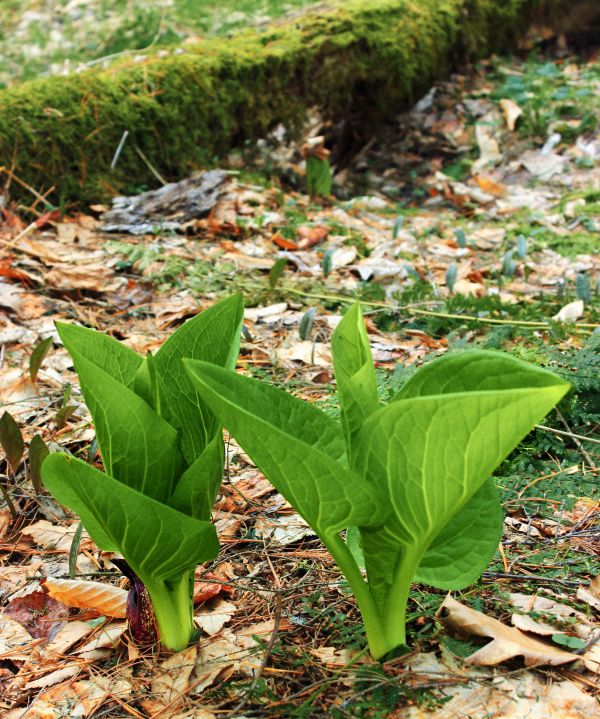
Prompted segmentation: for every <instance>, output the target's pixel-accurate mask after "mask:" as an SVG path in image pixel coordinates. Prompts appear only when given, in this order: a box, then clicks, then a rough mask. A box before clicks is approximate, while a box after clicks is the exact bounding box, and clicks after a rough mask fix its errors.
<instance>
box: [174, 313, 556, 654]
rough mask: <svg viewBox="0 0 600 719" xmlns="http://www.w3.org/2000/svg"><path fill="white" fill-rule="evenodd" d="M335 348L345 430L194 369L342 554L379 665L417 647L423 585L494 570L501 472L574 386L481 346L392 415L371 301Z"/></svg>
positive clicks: (454, 360)
mask: <svg viewBox="0 0 600 719" xmlns="http://www.w3.org/2000/svg"><path fill="white" fill-rule="evenodd" d="M332 350H333V358H334V369H335V375H336V381H337V387H338V392H339V399H340V406H341V422H337V421H335V420H333V419H331V418H330V417H328V416H327V415H326V414H324V413H323V412H321V411H320V410H318V409H316V408H315V407H313V406H311V405H309V404H307V403H305V402H302V401H300V400H298V399H296V398H294V397H292V396H291V395H289V394H287V393H285V392H283V391H281V390H278V389H276V388H273V387H271V386H268V385H265V384H263V383H260V382H257V381H256V380H252V379H249V378H247V377H243V376H240V375H235V374H232V373H231V372H228V371H226V370H224V369H222V368H219V367H216V366H214V365H209V364H207V363H203V362H195V361H193V360H184V364H185V366H186V367H187V369H188V371H189V373H190V376H191V377H192V378H193V380H194V383H195V385H196V386H197V388H198V391H199V392H200V395H201V396H202V397H204V399H205V401H206V402H208V403H209V404H210V406H211V407H213V409H214V411H215V413H216V414H217V416H218V417H219V418H220V419H221V421H222V422H223V424H224V425H225V426H226V427H227V429H228V430H229V432H230V433H231V434H232V435H233V436H234V437H235V438H236V440H237V441H238V442H239V443H240V445H241V446H242V447H243V448H244V450H245V451H246V452H247V453H248V454H249V455H250V457H252V459H253V460H254V462H255V463H256V464H257V466H258V467H259V468H260V469H261V470H262V471H263V472H264V473H265V475H266V476H267V477H268V478H269V480H270V481H271V482H272V483H273V484H274V486H275V487H276V488H277V489H278V491H279V492H281V494H282V495H283V496H284V497H285V498H286V499H287V501H288V502H290V504H292V506H294V507H295V508H296V510H297V511H298V512H299V513H300V514H301V515H302V516H303V517H304V519H305V520H306V521H307V522H308V523H309V524H310V525H311V526H312V528H313V529H314V530H315V532H316V533H317V534H318V536H319V537H320V538H321V540H322V541H323V543H324V544H325V545H326V547H327V548H328V549H329V551H330V552H331V554H332V555H333V557H334V559H335V560H336V562H337V563H338V565H339V567H340V569H341V570H342V572H343V573H344V574H345V576H346V579H347V580H348V582H349V584H350V586H351V588H352V590H353V592H354V594H355V596H356V599H357V603H358V606H359V608H360V611H361V614H362V617H363V621H364V623H365V629H366V633H367V639H368V642H369V646H370V649H371V653H372V654H373V656H374V657H375V658H379V657H383V656H385V655H386V654H388V653H390V652H393V651H394V650H396V649H397V648H398V647H400V646H401V645H403V644H405V641H406V631H405V623H406V603H407V600H408V595H409V591H410V586H411V583H412V582H413V581H415V580H419V581H422V582H426V583H428V584H430V585H432V586H434V587H439V588H442V589H461V588H464V587H466V586H468V585H469V584H470V583H472V582H473V581H475V580H476V579H477V577H478V576H479V575H480V574H481V572H482V571H483V570H484V569H485V567H486V566H487V564H488V562H489V561H490V559H491V557H492V555H493V553H494V551H495V549H496V547H497V545H498V541H499V539H500V536H501V531H502V510H501V507H500V503H499V499H498V496H497V493H496V489H495V487H494V483H493V480H492V479H491V475H492V472H493V471H494V469H495V468H496V467H497V466H498V465H499V463H500V462H501V461H502V460H503V459H504V458H505V457H506V455H507V454H508V453H509V452H510V451H511V450H512V449H513V448H514V447H515V446H516V445H517V444H518V443H519V442H520V441H521V440H522V439H523V437H524V436H525V435H526V434H527V433H528V432H529V431H530V430H531V428H532V427H533V425H534V424H535V423H536V422H538V421H539V420H540V419H541V418H542V417H543V416H544V415H545V414H546V413H547V412H548V411H549V410H550V409H551V408H552V407H553V406H554V405H555V404H556V403H557V402H558V401H559V400H560V399H561V397H562V396H563V395H564V394H565V392H566V391H567V389H568V385H567V384H566V383H565V382H563V381H562V380H561V379H559V378H558V377H556V376H555V375H553V374H551V373H550V372H547V371H545V370H542V369H539V368H537V367H533V366H530V365H528V364H526V363H524V362H521V361H520V360H517V359H515V358H513V357H511V356H509V355H505V354H502V353H498V352H489V351H482V350H471V351H467V352H463V353H456V354H450V355H447V356H443V357H441V358H438V359H436V360H434V361H433V362H431V363H430V364H428V365H426V366H425V367H423V368H421V369H420V370H418V371H417V372H416V373H415V374H414V375H413V376H412V377H411V379H409V380H408V382H407V383H406V384H405V385H404V387H403V388H402V390H401V391H400V392H399V393H398V394H397V395H396V396H395V397H394V398H393V399H392V401H391V402H390V403H389V404H388V405H387V406H382V405H381V403H380V400H379V398H378V396H377V384H376V381H375V372H374V368H373V361H372V359H371V354H370V347H369V341H368V335H367V333H366V330H365V326H364V322H363V319H362V315H361V312H360V307H359V305H355V306H354V307H353V308H351V309H350V310H349V311H348V312H347V313H346V315H345V316H344V318H343V319H342V321H341V322H340V324H339V325H338V327H337V328H336V331H335V333H334V336H333V339H332ZM343 530H346V532H345V538H346V541H344V540H343V539H342V533H343ZM363 564H364V566H365V567H366V572H367V579H366V581H365V579H364V577H363V575H362V573H361V569H362V567H363Z"/></svg>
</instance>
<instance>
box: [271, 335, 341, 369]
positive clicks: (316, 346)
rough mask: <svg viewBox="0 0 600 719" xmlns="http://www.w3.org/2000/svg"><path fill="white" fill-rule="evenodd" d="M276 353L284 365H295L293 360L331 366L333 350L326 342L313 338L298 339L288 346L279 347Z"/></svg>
mask: <svg viewBox="0 0 600 719" xmlns="http://www.w3.org/2000/svg"><path fill="white" fill-rule="evenodd" d="M275 352H276V355H277V359H278V360H279V362H280V363H281V364H282V365H283V366H284V367H290V366H293V365H292V364H291V363H293V362H302V363H303V364H307V365H313V366H315V367H330V366H331V362H332V360H331V350H330V348H329V345H327V344H325V343H324V342H312V341H311V340H298V341H297V342H292V343H291V344H290V345H289V346H287V347H278V348H277V349H276V351H275Z"/></svg>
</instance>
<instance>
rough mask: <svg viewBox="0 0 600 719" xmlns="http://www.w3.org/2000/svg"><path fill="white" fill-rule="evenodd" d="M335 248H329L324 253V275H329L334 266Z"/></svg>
mask: <svg viewBox="0 0 600 719" xmlns="http://www.w3.org/2000/svg"><path fill="white" fill-rule="evenodd" d="M334 252H335V250H333V249H331V250H327V251H326V252H325V253H324V255H323V259H322V260H321V269H322V270H323V277H327V276H328V275H329V273H330V272H331V270H332V267H333V253H334Z"/></svg>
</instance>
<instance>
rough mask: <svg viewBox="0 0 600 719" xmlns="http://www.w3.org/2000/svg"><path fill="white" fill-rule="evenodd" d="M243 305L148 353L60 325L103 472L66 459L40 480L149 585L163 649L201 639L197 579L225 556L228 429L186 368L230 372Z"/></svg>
mask: <svg viewBox="0 0 600 719" xmlns="http://www.w3.org/2000/svg"><path fill="white" fill-rule="evenodd" d="M242 317H243V305H242V301H241V297H239V296H234V297H231V298H229V299H226V300H223V301H222V302H220V303H218V304H216V305H214V306H213V307H211V308H210V309H207V310H205V311H204V312H202V313H200V314H199V315H197V316H196V317H194V318H193V319H191V320H189V321H188V322H186V323H185V324H183V325H182V326H181V327H180V328H179V329H177V330H176V331H175V332H174V333H173V334H172V335H171V337H169V339H167V341H166V342H165V343H164V344H163V345H162V346H161V347H160V349H159V350H158V352H157V353H156V354H155V355H148V356H147V357H141V356H139V355H137V354H136V353H135V352H133V351H132V350H130V349H128V348H127V347H125V346H124V345H122V344H121V343H119V342H117V341H116V340H114V339H112V338H110V337H108V336H107V335H103V334H100V333H98V332H95V331H93V330H89V329H85V328H83V327H77V326H75V325H66V324H62V323H57V327H58V331H59V335H60V337H61V339H62V340H63V342H64V344H65V346H66V347H67V349H68V350H69V353H70V354H71V357H72V358H73V363H74V365H75V369H76V370H77V373H78V375H79V380H80V383H81V388H82V391H83V395H84V398H85V401H86V404H87V406H88V408H89V410H90V413H91V415H92V419H93V421H94V427H95V430H96V436H97V441H98V446H99V449H100V454H101V457H102V461H103V465H104V470H105V473H103V472H100V471H99V470H98V469H96V468H95V467H93V466H90V465H89V464H88V463H86V462H84V461H82V460H80V459H76V458H74V457H70V456H68V455H66V454H53V455H51V456H49V457H48V458H47V459H46V460H45V461H44V464H43V466H42V478H43V481H44V484H45V485H46V487H47V488H48V489H49V491H50V492H52V494H53V495H54V496H55V497H56V498H57V499H58V500H59V501H60V502H62V503H63V504H65V505H66V506H68V507H69V508H70V509H71V510H73V511H74V512H76V513H77V514H78V515H79V516H80V517H81V521H82V524H83V525H84V527H85V528H86V530H87V531H88V532H89V534H90V535H91V537H92V538H93V539H94V541H95V542H96V543H97V544H98V546H99V547H101V548H102V549H104V550H106V551H118V552H120V553H121V554H122V555H123V557H124V558H125V560H126V561H127V563H128V564H129V566H130V567H131V568H132V570H133V571H134V572H135V574H136V575H137V577H139V579H140V580H141V581H142V582H143V583H144V585H145V587H146V589H147V590H148V593H149V594H150V597H151V599H152V603H153V606H154V611H155V615H156V619H157V623H158V627H159V632H160V638H161V642H162V643H163V645H164V646H165V647H167V648H169V649H175V650H177V649H181V648H183V647H184V646H185V645H186V644H187V642H188V641H189V639H190V637H191V634H192V631H193V621H192V619H193V618H192V594H191V586H192V584H191V580H192V577H193V572H194V568H195V566H196V565H197V564H198V563H199V562H204V561H206V560H208V559H212V558H214V557H215V556H216V554H217V552H218V548H219V545H218V540H217V537H216V533H215V529H214V527H213V525H212V524H211V523H210V514H211V509H212V505H213V504H214V500H215V496H216V494H217V491H218V489H219V486H220V482H221V478H222V471H223V456H224V452H223V438H222V429H221V424H220V422H219V420H218V419H217V417H216V416H215V415H214V414H213V412H212V411H211V409H210V408H209V407H208V406H207V405H206V403H205V401H204V400H203V398H202V397H201V396H200V395H199V394H198V393H197V391H196V388H195V386H194V384H193V383H192V381H191V379H190V378H189V376H188V374H187V372H186V371H185V370H184V367H183V364H182V359H183V358H184V357H190V358H194V359H196V360H204V361H207V362H214V363H216V364H218V365H220V366H221V367H224V368H228V369H229V370H232V369H233V368H234V367H235V364H236V360H237V355H238V351H239V344H240V334H241V324H242Z"/></svg>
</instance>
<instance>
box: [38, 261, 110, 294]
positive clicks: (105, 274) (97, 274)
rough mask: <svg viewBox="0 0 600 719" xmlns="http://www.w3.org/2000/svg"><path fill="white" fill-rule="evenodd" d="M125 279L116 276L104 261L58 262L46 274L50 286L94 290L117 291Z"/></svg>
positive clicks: (45, 277)
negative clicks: (82, 262)
mask: <svg viewBox="0 0 600 719" xmlns="http://www.w3.org/2000/svg"><path fill="white" fill-rule="evenodd" d="M123 279H124V278H119V277H115V273H114V272H113V270H112V269H110V268H108V267H107V266H106V264H104V263H102V262H97V263H94V264H92V263H90V264H85V265H83V264H81V265H79V264H78V265H69V264H66V263H63V264H56V265H54V266H53V267H52V269H51V270H49V271H48V272H46V273H45V274H44V281H45V282H46V284H47V285H49V286H50V287H56V288H57V289H63V290H91V291H92V292H116V291H117V290H118V289H119V288H120V287H121V285H122V284H123V281H122V280H123Z"/></svg>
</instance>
